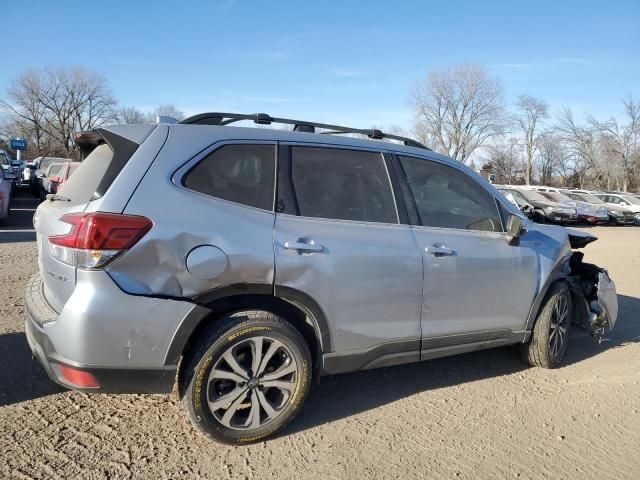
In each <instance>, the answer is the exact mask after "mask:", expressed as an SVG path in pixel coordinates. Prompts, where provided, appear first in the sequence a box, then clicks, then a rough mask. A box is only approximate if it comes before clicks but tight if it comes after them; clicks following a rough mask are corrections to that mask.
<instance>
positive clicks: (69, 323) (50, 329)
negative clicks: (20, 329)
mask: <svg viewBox="0 0 640 480" xmlns="http://www.w3.org/2000/svg"><path fill="white" fill-rule="evenodd" d="M91 273H98V272H91ZM99 273H100V274H101V275H104V276H105V277H107V278H108V276H107V275H106V274H105V273H104V272H99ZM42 287H43V285H42V279H41V277H40V275H39V274H36V275H34V276H33V277H32V278H31V279H30V280H29V282H28V283H27V288H26V291H25V307H26V309H25V310H26V325H25V333H26V337H27V341H28V343H29V347H30V348H31V351H32V353H33V355H34V356H35V357H36V358H37V359H38V361H39V362H40V364H41V365H42V367H43V368H44V370H45V371H46V373H47V375H48V376H49V377H50V378H51V379H52V380H53V381H54V382H56V383H58V384H60V385H62V386H64V387H66V388H71V389H74V390H80V391H86V392H100V393H169V392H171V390H172V388H173V384H174V381H175V375H176V371H177V366H176V365H165V364H164V353H166V352H159V351H157V350H156V352H155V353H156V354H157V355H156V356H155V358H156V359H157V360H156V362H157V363H147V364H142V359H141V358H140V357H135V358H134V357H132V349H134V348H137V345H136V344H135V340H133V339H131V334H132V333H133V332H136V326H137V325H138V326H139V325H140V319H139V318H138V319H136V318H135V316H136V313H138V314H140V310H138V311H137V312H135V311H134V312H132V313H133V316H129V317H125V318H126V319H128V320H127V321H128V322H129V323H131V325H130V326H129V328H128V329H127V330H126V331H125V332H124V334H125V336H127V335H128V336H129V344H128V345H127V344H126V343H125V342H123V341H122V339H121V338H120V337H121V336H122V333H123V332H122V331H120V330H119V328H118V324H119V323H120V322H117V321H114V322H113V323H114V324H115V326H116V328H118V330H115V331H113V332H109V331H108V328H107V329H105V328H104V326H105V325H104V323H103V322H105V318H104V314H105V313H107V315H108V316H109V314H111V315H114V316H115V315H122V314H123V312H122V310H121V309H120V308H119V307H118V306H117V305H118V303H119V299H118V298H113V299H112V301H113V307H112V308H111V310H110V311H109V312H102V315H97V311H95V310H94V309H95V308H98V309H102V307H103V305H101V304H100V302H97V303H96V302H95V299H94V301H93V302H92V298H91V296H90V295H89V296H88V298H87V295H86V292H84V303H83V304H82V306H81V307H82V308H81V311H79V310H78V309H77V305H76V306H75V307H74V299H73V295H72V297H71V298H70V299H69V300H68V301H67V304H66V305H65V308H64V309H63V311H62V312H61V314H58V313H57V312H55V311H54V310H53V309H52V308H51V306H50V305H49V304H48V303H47V300H46V298H45V296H44V293H43V288H42ZM116 288H117V287H116ZM74 294H75V292H74ZM120 294H121V295H125V296H127V297H130V296H129V295H126V294H124V293H122V292H120ZM135 298H138V297H135ZM140 298H142V299H143V300H142V303H143V304H144V303H146V301H149V300H157V299H149V298H146V297H140ZM120 300H121V299H120ZM158 301H159V302H161V303H163V302H165V301H166V300H158ZM92 303H93V305H92ZM174 303H186V302H174ZM129 304H130V303H129ZM68 307H69V308H68ZM119 310H120V311H119ZM142 311H144V305H143V310H142ZM145 313H146V314H143V320H142V321H148V320H151V318H144V317H147V315H151V314H152V313H151V312H150V311H149V310H146V312H145ZM173 313H175V312H173ZM114 320H115V319H114ZM181 320H182V317H178V318H175V320H174V322H175V323H176V324H179V323H180V321H181ZM95 321H98V322H102V323H103V326H102V334H100V332H97V330H96V328H95ZM107 321H108V320H107ZM159 323H162V322H159ZM136 324H137V325H136ZM120 327H121V325H120ZM158 327H159V328H160V329H161V331H162V330H163V329H162V326H161V325H158ZM149 328H150V329H153V322H149ZM136 333H137V334H138V335H140V334H143V332H140V331H138V332H136ZM153 333H154V332H150V333H149V335H148V337H152V336H153ZM156 333H157V332H156ZM162 333H163V334H164V335H168V336H169V338H168V339H167V343H169V341H170V340H171V336H172V335H171V333H172V332H168V331H167V330H164V331H162ZM156 347H158V346H157V345H156ZM152 350H153V347H152ZM92 352H93V354H92ZM123 352H126V354H125V355H123ZM138 353H140V354H141V355H142V357H143V358H148V359H150V360H151V359H152V358H154V357H152V356H149V355H146V354H145V348H144V347H143V346H140V349H139V352H138ZM105 355H107V356H110V357H111V359H110V361H105ZM60 366H63V367H71V368H72V369H73V370H76V371H80V372H88V373H90V374H91V375H92V376H93V377H94V378H95V379H96V380H97V382H98V384H99V387H98V388H82V387H79V386H78V385H74V384H71V383H69V382H68V381H66V380H65V378H64V376H63V375H62V373H61V370H60Z"/></svg>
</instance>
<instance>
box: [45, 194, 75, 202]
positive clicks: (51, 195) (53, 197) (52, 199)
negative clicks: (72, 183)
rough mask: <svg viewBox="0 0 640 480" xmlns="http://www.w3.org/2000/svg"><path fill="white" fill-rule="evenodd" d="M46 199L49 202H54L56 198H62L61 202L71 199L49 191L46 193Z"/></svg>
mask: <svg viewBox="0 0 640 480" xmlns="http://www.w3.org/2000/svg"><path fill="white" fill-rule="evenodd" d="M47 199H48V200H49V201H50V202H55V201H56V200H62V201H63V202H70V201H71V199H70V198H67V197H63V196H62V195H58V194H57V193H50V194H49V195H47Z"/></svg>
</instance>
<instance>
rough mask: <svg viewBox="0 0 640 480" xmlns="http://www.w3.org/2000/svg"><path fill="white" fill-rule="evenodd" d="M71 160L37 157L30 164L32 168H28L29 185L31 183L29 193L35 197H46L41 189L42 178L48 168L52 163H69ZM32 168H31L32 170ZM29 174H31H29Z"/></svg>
mask: <svg viewBox="0 0 640 480" xmlns="http://www.w3.org/2000/svg"><path fill="white" fill-rule="evenodd" d="M71 161H72V160H71V159H69V158H60V157H38V158H36V159H35V160H34V161H33V162H32V164H31V165H32V166H30V167H29V168H30V177H29V178H30V183H31V193H32V194H33V195H34V196H35V197H40V198H43V197H44V196H46V194H47V193H46V192H43V187H42V183H43V182H42V178H43V176H44V175H45V174H46V173H47V170H48V168H49V167H50V166H51V165H52V164H53V163H66V162H71ZM32 167H33V168H32ZM31 172H33V173H32V174H31Z"/></svg>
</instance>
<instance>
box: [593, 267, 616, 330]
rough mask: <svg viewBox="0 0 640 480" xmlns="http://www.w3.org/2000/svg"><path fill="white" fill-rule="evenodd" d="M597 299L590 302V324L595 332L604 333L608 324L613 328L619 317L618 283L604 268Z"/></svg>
mask: <svg viewBox="0 0 640 480" xmlns="http://www.w3.org/2000/svg"><path fill="white" fill-rule="evenodd" d="M596 295H597V299H596V300H592V301H591V303H590V304H589V326H590V329H591V332H592V333H593V334H600V335H601V334H602V333H604V328H605V327H606V326H607V325H608V326H609V330H611V329H612V328H613V327H614V326H615V324H616V320H617V319H618V294H617V293H616V284H615V283H614V281H613V280H611V278H610V277H609V273H608V272H607V271H606V270H603V271H602V272H600V273H599V274H598V290H597V294H596Z"/></svg>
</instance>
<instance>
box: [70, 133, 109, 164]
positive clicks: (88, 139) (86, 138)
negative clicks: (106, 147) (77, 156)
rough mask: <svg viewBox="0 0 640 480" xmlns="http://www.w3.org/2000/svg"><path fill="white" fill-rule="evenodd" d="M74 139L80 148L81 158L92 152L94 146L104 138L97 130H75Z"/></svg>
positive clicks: (102, 141) (99, 143) (101, 142)
mask: <svg viewBox="0 0 640 480" xmlns="http://www.w3.org/2000/svg"><path fill="white" fill-rule="evenodd" d="M74 140H75V142H76V145H77V146H78V148H79V149H80V152H81V153H82V157H83V158H84V157H86V156H87V155H89V154H90V153H91V152H93V150H94V148H96V147H97V146H98V145H102V144H103V143H105V140H104V138H103V137H102V135H100V134H99V133H98V132H97V130H89V131H87V132H77V133H76V135H75V138H74Z"/></svg>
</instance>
